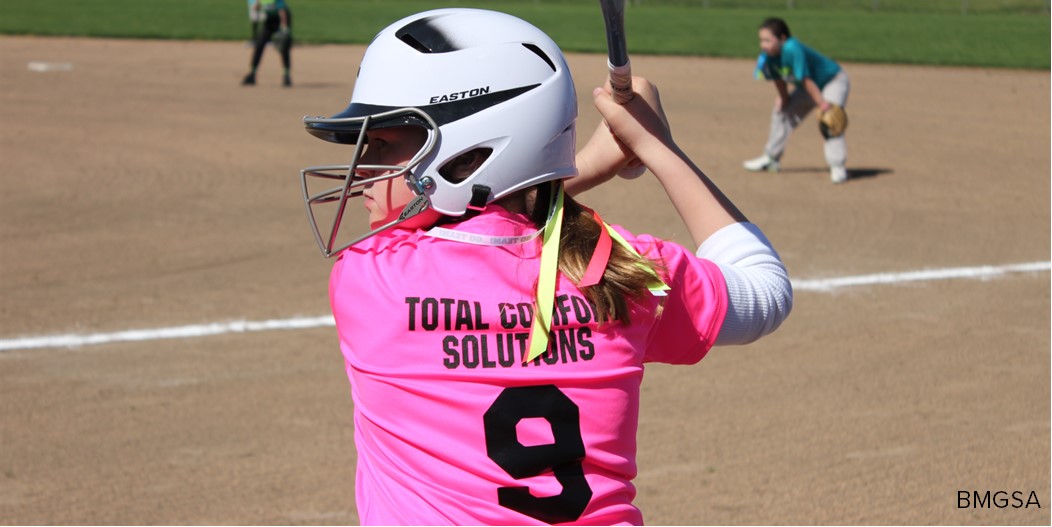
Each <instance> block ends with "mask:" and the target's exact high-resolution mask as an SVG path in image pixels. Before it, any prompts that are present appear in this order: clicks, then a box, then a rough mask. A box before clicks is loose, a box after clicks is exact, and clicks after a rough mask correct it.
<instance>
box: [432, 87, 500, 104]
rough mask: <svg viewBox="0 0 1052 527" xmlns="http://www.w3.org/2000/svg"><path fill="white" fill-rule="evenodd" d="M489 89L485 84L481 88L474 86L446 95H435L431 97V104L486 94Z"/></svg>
mask: <svg viewBox="0 0 1052 527" xmlns="http://www.w3.org/2000/svg"><path fill="white" fill-rule="evenodd" d="M489 89H490V87H489V86H485V87H482V88H474V89H471V90H464V91H458V92H453V93H450V94H448V95H435V96H434V97H431V104H437V103H440V102H449V101H459V100H460V99H470V98H471V97H478V96H479V95H486V94H487V93H489Z"/></svg>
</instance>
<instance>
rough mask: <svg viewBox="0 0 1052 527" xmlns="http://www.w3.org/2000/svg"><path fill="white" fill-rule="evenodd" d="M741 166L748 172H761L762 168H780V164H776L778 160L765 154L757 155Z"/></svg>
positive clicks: (772, 170) (773, 169)
mask: <svg viewBox="0 0 1052 527" xmlns="http://www.w3.org/2000/svg"><path fill="white" fill-rule="evenodd" d="M742 167H744V168H745V170H748V171H749V172H761V171H764V170H766V171H768V172H778V170H779V169H781V166H780V165H779V164H778V160H777V159H774V158H772V157H771V156H769V155H767V154H764V155H762V156H760V157H757V158H756V159H750V160H748V161H746V162H744V163H742Z"/></svg>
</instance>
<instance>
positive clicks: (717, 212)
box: [593, 78, 748, 245]
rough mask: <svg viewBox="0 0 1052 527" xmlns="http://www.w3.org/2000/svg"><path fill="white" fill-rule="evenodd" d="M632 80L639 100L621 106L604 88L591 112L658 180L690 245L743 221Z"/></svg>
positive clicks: (643, 87) (644, 86) (648, 89)
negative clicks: (687, 154) (684, 224)
mask: <svg viewBox="0 0 1052 527" xmlns="http://www.w3.org/2000/svg"><path fill="white" fill-rule="evenodd" d="M637 79H638V80H639V83H638V85H637V84H635V83H634V84H633V87H635V91H636V93H637V94H640V95H643V97H636V98H633V99H632V100H631V101H629V102H628V103H626V104H625V105H623V106H622V105H619V104H617V103H616V102H615V101H614V100H613V98H612V97H611V95H610V90H609V88H605V89H596V90H595V91H594V92H593V96H594V98H595V104H596V108H598V109H599V113H600V114H602V115H603V118H604V119H605V120H606V122H607V123H608V124H609V125H610V129H611V131H612V132H613V134H614V136H615V137H616V138H617V139H618V140H619V141H620V142H621V143H622V144H624V146H625V147H627V148H628V149H629V150H630V151H632V152H634V153H635V155H636V156H638V157H639V159H640V160H641V161H642V162H643V164H645V165H646V166H647V168H648V169H649V170H650V171H651V172H653V173H654V175H655V176H656V177H657V179H658V181H659V182H660V183H661V185H662V187H664V188H665V192H666V194H668V196H669V199H670V200H671V201H672V205H673V207H675V209H676V212H678V213H679V215H680V217H681V218H683V221H684V223H686V225H687V230H688V231H689V232H690V235H691V238H693V239H694V242H695V243H696V244H697V245H700V244H701V243H702V242H704V241H705V240H706V239H707V238H708V237H709V236H711V235H712V234H713V233H714V232H716V231H717V230H719V229H721V228H723V227H725V226H727V225H730V224H732V223H736V222H740V221H748V220H747V219H746V218H745V216H744V215H743V214H742V213H741V211H739V210H738V209H737V207H735V206H734V204H733V203H731V201H730V200H729V199H727V197H726V196H724V195H723V193H722V192H721V191H720V190H719V188H717V187H716V185H715V184H714V183H713V182H712V181H711V180H710V179H709V178H708V176H706V175H705V174H704V173H703V172H702V171H701V169H699V168H698V167H697V166H696V165H695V164H694V163H693V162H692V161H691V160H690V159H689V158H688V157H687V156H686V154H684V153H683V151H682V150H680V148H679V146H678V145H676V143H675V141H674V140H673V138H672V133H671V131H669V128H668V126H667V125H666V124H665V121H664V120H663V119H662V118H661V115H662V114H663V110H662V108H661V103H660V100H658V96H657V90H656V89H655V88H654V86H653V85H652V84H651V83H650V82H648V81H647V80H646V79H643V78H637ZM648 97H649V98H650V99H652V100H655V101H657V104H656V106H651V105H650V104H648V103H647V100H646V98H648Z"/></svg>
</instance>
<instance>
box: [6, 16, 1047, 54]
mask: <svg viewBox="0 0 1052 527" xmlns="http://www.w3.org/2000/svg"><path fill="white" fill-rule="evenodd" d="M874 2H875V3H874ZM289 3H290V5H291V7H292V9H293V13H294V17H295V20H294V27H295V33H296V39H297V41H299V42H302V43H314V44H318V43H359V44H361V43H367V42H369V40H371V39H372V37H373V35H374V34H376V32H377V31H378V30H379V29H381V28H382V27H384V26H386V25H388V24H390V23H391V22H393V21H394V20H396V19H398V18H400V17H402V16H405V15H408V14H411V13H414V12H417V11H422V10H425V9H430V8H434V7H450V6H474V7H489V8H497V9H500V10H503V11H506V12H509V13H512V14H515V15H517V16H520V17H522V18H524V19H526V20H529V21H531V22H533V23H534V24H536V25H537V26H538V27H540V28H541V29H543V30H545V31H546V32H548V34H550V35H551V36H552V38H554V39H555V40H556V41H557V42H558V43H559V44H560V46H562V47H563V49H564V50H566V51H584V52H602V51H604V49H605V45H606V41H605V39H604V37H603V26H602V19H601V18H600V16H599V14H598V13H599V9H598V6H596V5H595V2H594V0H562V1H555V0H543V1H542V0H536V1H531V0H509V1H497V0H490V1H485V0H481V1H473V2H456V1H450V0H445V1H440V0H433V1H421V0H289ZM627 3H628V4H629V5H628V8H627V10H626V11H627V17H626V33H627V34H628V37H629V49H630V50H631V51H632V52H633V53H646V54H662V55H706V56H721V57H754V56H756V54H757V53H758V52H759V50H758V48H757V43H756V26H757V25H758V24H759V22H760V21H761V20H762V19H763V18H765V17H767V16H781V17H783V18H785V19H786V20H787V21H788V22H789V24H790V26H791V28H792V30H793V33H794V35H796V36H798V37H799V38H800V39H801V40H802V41H804V42H805V43H807V44H809V45H811V46H812V47H814V48H816V49H818V50H819V51H821V52H823V53H825V54H827V55H829V56H831V57H832V58H834V59H836V60H839V61H853V62H878V63H907V64H925V65H953V66H983V67H1003V68H1031V69H1049V67H1050V60H1049V46H1048V42H1049V34H1050V31H1049V27H1050V26H1049V17H1048V16H1047V15H1045V14H1043V11H1044V10H1046V8H1047V6H1046V4H1047V2H1045V1H1044V0H924V1H915V2H904V1H903V0H792V3H793V5H794V7H795V8H794V9H791V10H790V9H786V6H787V0H742V1H740V2H731V1H730V0H708V2H707V3H706V0H678V1H677V0H627ZM703 5H708V6H709V7H708V8H703V7H702V6H703ZM732 5H733V6H739V7H736V8H731V7H729V6H732ZM874 5H876V6H878V10H877V11H873V10H872V7H873V6H874ZM741 6H746V7H741ZM924 6H927V9H923V7H924ZM962 6H967V7H968V12H969V13H970V14H967V15H964V14H961V11H962ZM818 8H821V9H818ZM246 13H247V10H246V3H245V2H244V1H238V0H0V33H3V34H31V35H69V36H88V37H117V38H162V39H201V40H243V39H246V38H247V37H248V34H249V24H248V20H247V14H246ZM976 13H982V14H976Z"/></svg>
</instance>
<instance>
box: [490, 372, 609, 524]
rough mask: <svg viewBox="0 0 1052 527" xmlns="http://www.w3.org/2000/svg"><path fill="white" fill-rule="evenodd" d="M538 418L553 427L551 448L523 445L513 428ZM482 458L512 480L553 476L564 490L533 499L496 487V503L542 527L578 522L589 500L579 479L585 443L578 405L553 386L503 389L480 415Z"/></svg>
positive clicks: (520, 490) (584, 482)
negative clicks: (483, 433)
mask: <svg viewBox="0 0 1052 527" xmlns="http://www.w3.org/2000/svg"><path fill="white" fill-rule="evenodd" d="M527 418H542V419H545V420H546V421H548V423H549V424H550V425H551V427H552V439H553V441H552V443H551V444H547V445H533V446H523V445H522V443H520V442H519V439H518V434H517V432H516V430H515V427H516V425H517V424H518V423H519V421H521V420H522V419H527ZM483 423H484V425H485V429H486V453H487V454H488V455H489V458H490V459H492V460H493V461H494V462H495V463H496V464H497V465H498V466H500V468H502V469H504V471H505V472H507V473H508V475H509V476H511V477H513V478H515V479H523V478H530V477H533V476H539V475H541V474H544V473H546V472H549V471H550V472H552V473H553V474H554V475H555V479H556V480H558V482H559V483H560V484H561V485H562V487H563V490H562V492H561V493H559V494H557V495H555V496H546V497H542V498H538V497H536V496H533V495H532V494H530V489H529V487H500V488H498V489H497V502H498V503H500V505H501V506H503V507H507V508H509V509H512V510H515V511H518V512H521V513H522V514H526V515H528V516H530V517H532V518H536V519H538V520H541V521H543V522H546V523H563V522H570V521H574V520H576V519H578V518H580V517H581V514H582V513H584V509H585V508H586V507H587V506H588V502H589V501H591V499H592V489H591V487H589V486H588V481H587V480H585V478H584V468H583V466H582V464H581V461H582V460H583V459H584V441H583V440H582V439H581V417H580V411H579V410H578V408H577V405H576V404H574V402H573V401H571V400H570V398H569V397H567V396H566V395H565V394H564V393H563V392H561V391H560V390H559V388H557V387H555V385H552V384H546V385H541V386H519V387H513V388H505V389H504V391H502V392H501V394H500V396H498V397H497V400H496V401H494V402H493V404H492V405H491V406H490V407H489V410H487V411H486V413H485V415H484V416H483Z"/></svg>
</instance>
